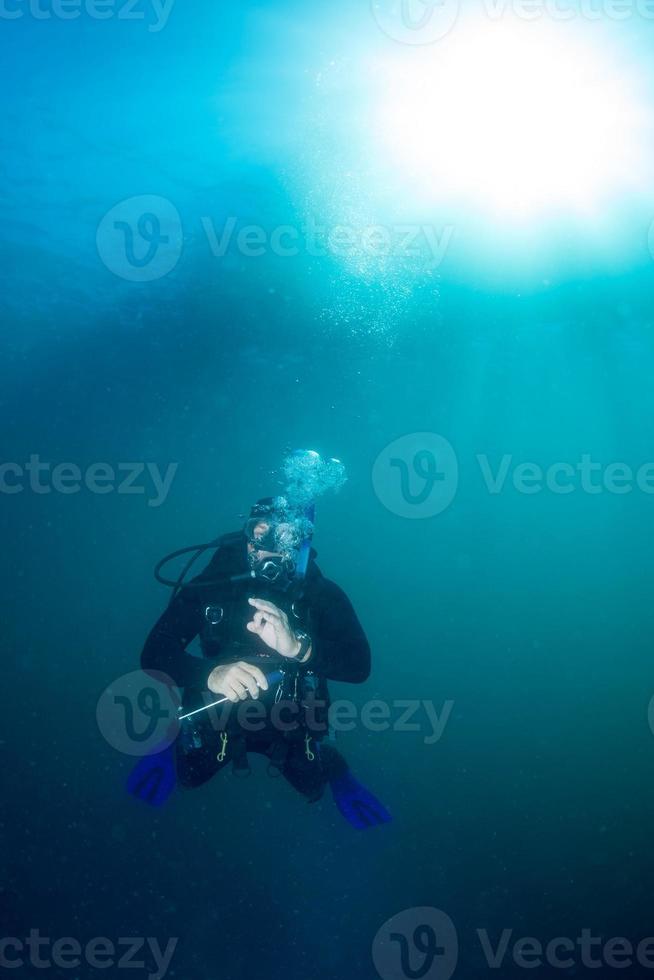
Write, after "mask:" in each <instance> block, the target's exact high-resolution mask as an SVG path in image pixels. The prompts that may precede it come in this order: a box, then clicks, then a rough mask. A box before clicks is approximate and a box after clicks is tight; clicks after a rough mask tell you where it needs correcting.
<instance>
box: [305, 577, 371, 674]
mask: <svg viewBox="0 0 654 980" xmlns="http://www.w3.org/2000/svg"><path fill="white" fill-rule="evenodd" d="M311 609H312V623H311V631H310V632H311V656H310V657H309V659H308V662H307V667H309V668H310V669H311V670H313V671H315V673H316V674H320V675H321V676H322V677H325V678H326V679H327V680H332V681H347V682H349V683H350V684H361V683H363V681H365V680H367V679H368V677H369V676H370V645H369V643H368V640H367V639H366V634H365V633H364V632H363V627H362V626H361V623H360V622H359V620H358V618H357V614H356V613H355V611H354V609H353V607H352V603H351V602H350V600H349V599H348V597H347V596H346V595H345V593H344V592H343V590H342V589H341V588H339V587H338V586H337V585H336V584H335V583H334V582H329V581H327V580H326V579H323V587H322V588H321V590H320V594H319V596H318V597H317V601H316V602H314V603H312V607H311Z"/></svg>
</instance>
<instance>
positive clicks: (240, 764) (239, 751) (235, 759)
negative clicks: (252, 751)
mask: <svg viewBox="0 0 654 980" xmlns="http://www.w3.org/2000/svg"><path fill="white" fill-rule="evenodd" d="M230 742H231V746H232V775H234V776H237V777H239V778H243V777H246V776H251V775H252V770H251V769H250V763H249V762H248V754H247V745H246V743H245V736H244V735H232V737H231V739H230Z"/></svg>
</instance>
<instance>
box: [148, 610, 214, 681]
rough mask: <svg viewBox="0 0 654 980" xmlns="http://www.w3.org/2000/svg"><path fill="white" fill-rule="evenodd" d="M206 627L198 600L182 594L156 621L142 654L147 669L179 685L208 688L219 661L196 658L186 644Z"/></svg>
mask: <svg viewBox="0 0 654 980" xmlns="http://www.w3.org/2000/svg"><path fill="white" fill-rule="evenodd" d="M201 628H202V614H201V611H200V609H199V607H198V605H197V603H195V602H192V601H190V600H189V599H187V598H186V597H185V596H184V594H183V593H182V594H181V595H178V596H177V598H176V599H174V600H173V602H172V603H171V605H170V606H168V608H167V609H166V611H165V612H164V613H163V615H162V616H161V617H160V618H159V619H158V621H157V622H156V623H155V625H154V627H153V628H152V630H151V631H150V635H149V636H148V638H147V640H146V641H145V646H144V647H143V653H142V654H141V667H142V668H143V670H158V671H162V672H163V673H164V674H168V676H169V677H171V678H172V680H173V681H174V682H175V684H176V685H177V686H178V687H206V685H207V680H208V678H209V675H210V673H211V671H212V669H213V668H214V666H215V665H216V661H214V660H211V659H207V658H205V657H194V656H192V655H191V654H190V653H186V647H187V646H188V645H189V643H190V642H191V640H193V639H194V638H195V637H196V636H197V635H198V633H199V632H200V629H201Z"/></svg>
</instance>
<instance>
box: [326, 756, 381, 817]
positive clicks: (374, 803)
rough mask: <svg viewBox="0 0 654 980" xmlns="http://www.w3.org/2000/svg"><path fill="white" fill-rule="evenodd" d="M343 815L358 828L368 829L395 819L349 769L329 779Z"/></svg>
mask: <svg viewBox="0 0 654 980" xmlns="http://www.w3.org/2000/svg"><path fill="white" fill-rule="evenodd" d="M329 785H330V787H331V791H332V796H333V797H334V802H335V803H336V806H337V807H338V809H339V811H340V813H341V815H342V816H343V817H345V819H346V820H347V821H348V823H350V824H351V825H352V826H353V827H356V829H357V830H367V829H368V827H375V826H377V825H378V824H383V823H390V821H391V820H392V819H393V818H392V817H391V815H390V813H389V812H388V810H387V809H386V807H385V806H384V805H383V803H380V802H379V800H378V799H377V797H376V796H373V795H372V793H371V792H369V790H367V789H366V788H365V786H362V785H361V783H359V782H357V780H356V779H355V778H354V776H353V775H352V773H351V772H350V770H349V769H346V770H345V772H344V773H342V775H340V776H335V777H334V778H333V779H331V780H330V781H329Z"/></svg>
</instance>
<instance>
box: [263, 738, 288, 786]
mask: <svg viewBox="0 0 654 980" xmlns="http://www.w3.org/2000/svg"><path fill="white" fill-rule="evenodd" d="M288 749H289V745H288V742H287V741H286V739H284V738H276V739H275V741H274V742H273V744H272V747H271V749H270V752H269V758H270V762H269V763H268V775H269V776H270V777H271V778H272V779H279V777H280V776H282V775H283V774H284V766H285V765H286V759H287V758H288Z"/></svg>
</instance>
